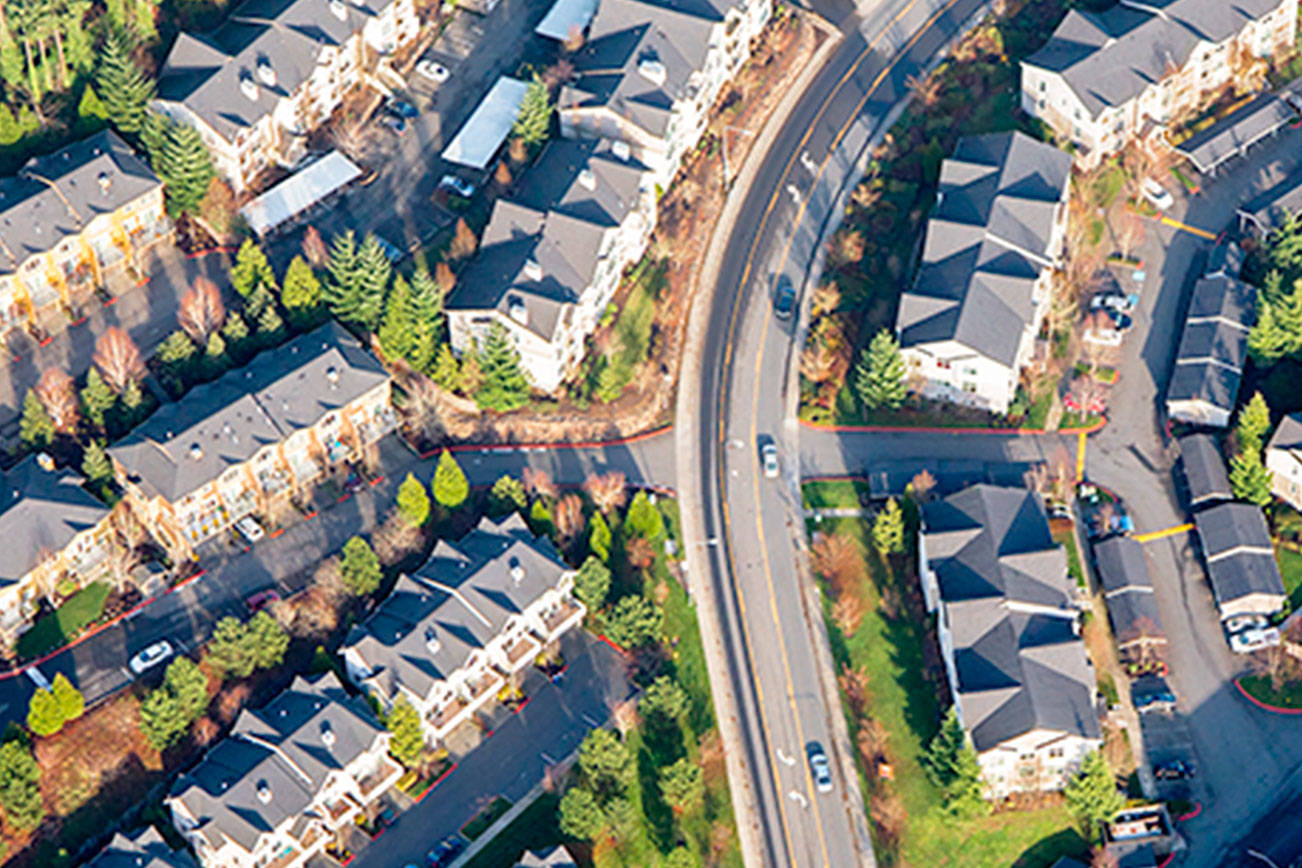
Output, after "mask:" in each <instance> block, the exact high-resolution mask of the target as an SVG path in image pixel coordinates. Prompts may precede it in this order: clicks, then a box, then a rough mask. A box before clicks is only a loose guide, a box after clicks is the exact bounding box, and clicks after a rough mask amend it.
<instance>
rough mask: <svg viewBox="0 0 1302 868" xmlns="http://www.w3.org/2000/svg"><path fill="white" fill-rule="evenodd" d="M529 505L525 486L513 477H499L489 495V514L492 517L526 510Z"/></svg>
mask: <svg viewBox="0 0 1302 868" xmlns="http://www.w3.org/2000/svg"><path fill="white" fill-rule="evenodd" d="M528 505H529V501H528V499H527V498H526V497H525V493H524V485H523V484H522V483H521V482H520V480H518V479H516V478H515V477H513V476H506V475H503V476H500V477H498V480H497V481H496V482H494V483H493V488H492V490H491V491H489V493H488V512H489V515H492V516H499V515H506V514H507V513H508V512H515V511H516V510H520V509H524V508H525V507H526V506H528Z"/></svg>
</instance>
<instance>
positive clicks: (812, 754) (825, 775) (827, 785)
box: [805, 741, 832, 793]
mask: <svg viewBox="0 0 1302 868" xmlns="http://www.w3.org/2000/svg"><path fill="white" fill-rule="evenodd" d="M805 755H806V756H807V757H809V773H810V774H812V775H813V776H814V786H815V787H816V788H817V789H818V791H819V792H820V793H830V792H832V764H831V763H829V762H828V761H827V753H826V752H825V751H824V750H823V746H822V745H821V744H819V743H818V742H816V741H811V742H810V743H809V744H808V745H806V746H805Z"/></svg>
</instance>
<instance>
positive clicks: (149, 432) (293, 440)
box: [108, 322, 397, 552]
mask: <svg viewBox="0 0 1302 868" xmlns="http://www.w3.org/2000/svg"><path fill="white" fill-rule="evenodd" d="M395 427H397V417H396V414H395V413H394V410H393V407H392V405H391V403H390V380H389V375H388V373H387V372H386V371H385V370H384V367H383V366H382V365H381V364H380V362H379V361H378V360H377V359H376V358H375V357H374V356H372V355H371V354H370V353H369V352H367V351H366V349H365V347H363V346H362V345H361V344H360V343H359V342H358V341H357V339H356V338H354V337H353V336H352V335H351V334H349V333H348V332H347V331H346V330H345V329H344V328H343V327H342V326H339V325H338V324H337V323H333V322H332V323H329V324H327V325H325V326H322V327H321V328H319V329H317V330H315V331H313V332H309V333H308V334H305V335H301V336H300V337H298V338H295V339H294V340H293V341H290V342H289V343H287V344H284V345H282V346H280V347H277V348H275V349H272V350H268V351H266V352H264V353H261V354H260V355H259V356H258V357H257V358H255V359H254V360H253V361H252V362H250V363H249V364H248V365H247V366H245V367H244V368H241V369H239V370H235V371H231V372H229V373H227V374H226V375H225V376H223V377H222V378H221V379H219V380H216V381H215V382H212V383H208V384H206V385H203V386H198V387H196V388H194V389H191V390H190V391H189V393H187V394H186V396H185V397H184V398H183V399H182V400H181V401H178V402H174V403H171V404H167V405H164V406H163V407H161V408H159V409H158V410H157V411H156V412H155V413H154V415H153V416H151V417H150V418H149V419H148V420H147V421H146V422H145V423H144V424H142V425H140V426H138V427H137V428H136V429H135V431H134V432H132V433H131V434H130V435H129V436H128V437H126V438H125V439H123V440H122V441H120V442H119V443H118V444H116V445H115V446H113V447H111V448H110V449H109V450H108V453H109V457H110V459H111V460H112V462H113V467H114V472H115V475H116V477H117V480H118V482H119V484H120V485H121V486H122V488H123V490H124V491H125V492H126V497H127V499H128V500H129V501H130V503H131V505H132V508H133V509H134V510H135V511H136V514H137V515H139V516H141V517H142V518H143V520H144V521H145V522H146V523H147V524H148V526H149V527H150V530H151V531H152V532H153V534H154V536H155V537H156V538H157V539H158V540H159V541H160V542H163V543H164V544H165V545H167V546H168V547H169V548H171V549H174V550H179V551H182V552H192V551H193V549H194V547H195V546H196V545H198V544H199V543H202V542H203V541H204V540H207V539H209V538H211V537H213V536H214V535H216V534H218V533H220V532H221V531H222V530H224V529H225V528H227V527H229V526H230V525H232V524H234V523H235V522H236V521H238V520H239V519H241V518H243V517H244V516H246V515H251V514H253V513H265V512H266V511H267V510H268V509H270V507H271V505H272V504H273V503H275V502H276V501H277V500H279V499H282V498H286V497H290V496H291V495H294V494H296V493H298V492H300V491H301V490H302V489H303V487H304V486H305V485H307V484H309V483H311V482H313V481H314V480H317V479H318V478H320V477H321V476H323V475H324V474H326V473H327V472H329V471H331V470H333V469H335V468H338V467H340V466H342V465H343V464H344V463H346V462H350V461H355V460H357V459H358V458H359V457H360V456H361V454H362V452H363V451H364V450H365V449H367V448H368V447H370V446H372V445H373V444H375V443H377V442H378V441H379V440H380V439H381V438H382V437H384V436H385V435H386V434H388V433H389V432H390V431H392V430H394V428H395Z"/></svg>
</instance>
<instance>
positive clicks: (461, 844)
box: [425, 835, 466, 868]
mask: <svg viewBox="0 0 1302 868" xmlns="http://www.w3.org/2000/svg"><path fill="white" fill-rule="evenodd" d="M464 849H466V842H465V839H464V838H462V837H461V836H460V835H449V836H447V837H446V838H444V839H443V840H442V841H439V842H438V843H437V844H435V845H434V849H432V850H430V851H429V852H428V853H426V854H425V865H426V866H427V868H443V866H444V865H451V864H452V861H453V860H454V859H456V858H457V856H458V855H459V854H460V853H461V851H462V850H464Z"/></svg>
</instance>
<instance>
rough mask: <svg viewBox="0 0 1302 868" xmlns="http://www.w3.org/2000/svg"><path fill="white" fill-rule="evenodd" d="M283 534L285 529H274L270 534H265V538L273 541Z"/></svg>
mask: <svg viewBox="0 0 1302 868" xmlns="http://www.w3.org/2000/svg"><path fill="white" fill-rule="evenodd" d="M284 532H285V529H284V528H283V527H278V528H276V529H275V530H273V531H272V532H271V533H269V534H267V538H268V539H275V538H276V537H278V536H280V535H281V534H283V533H284Z"/></svg>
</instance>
